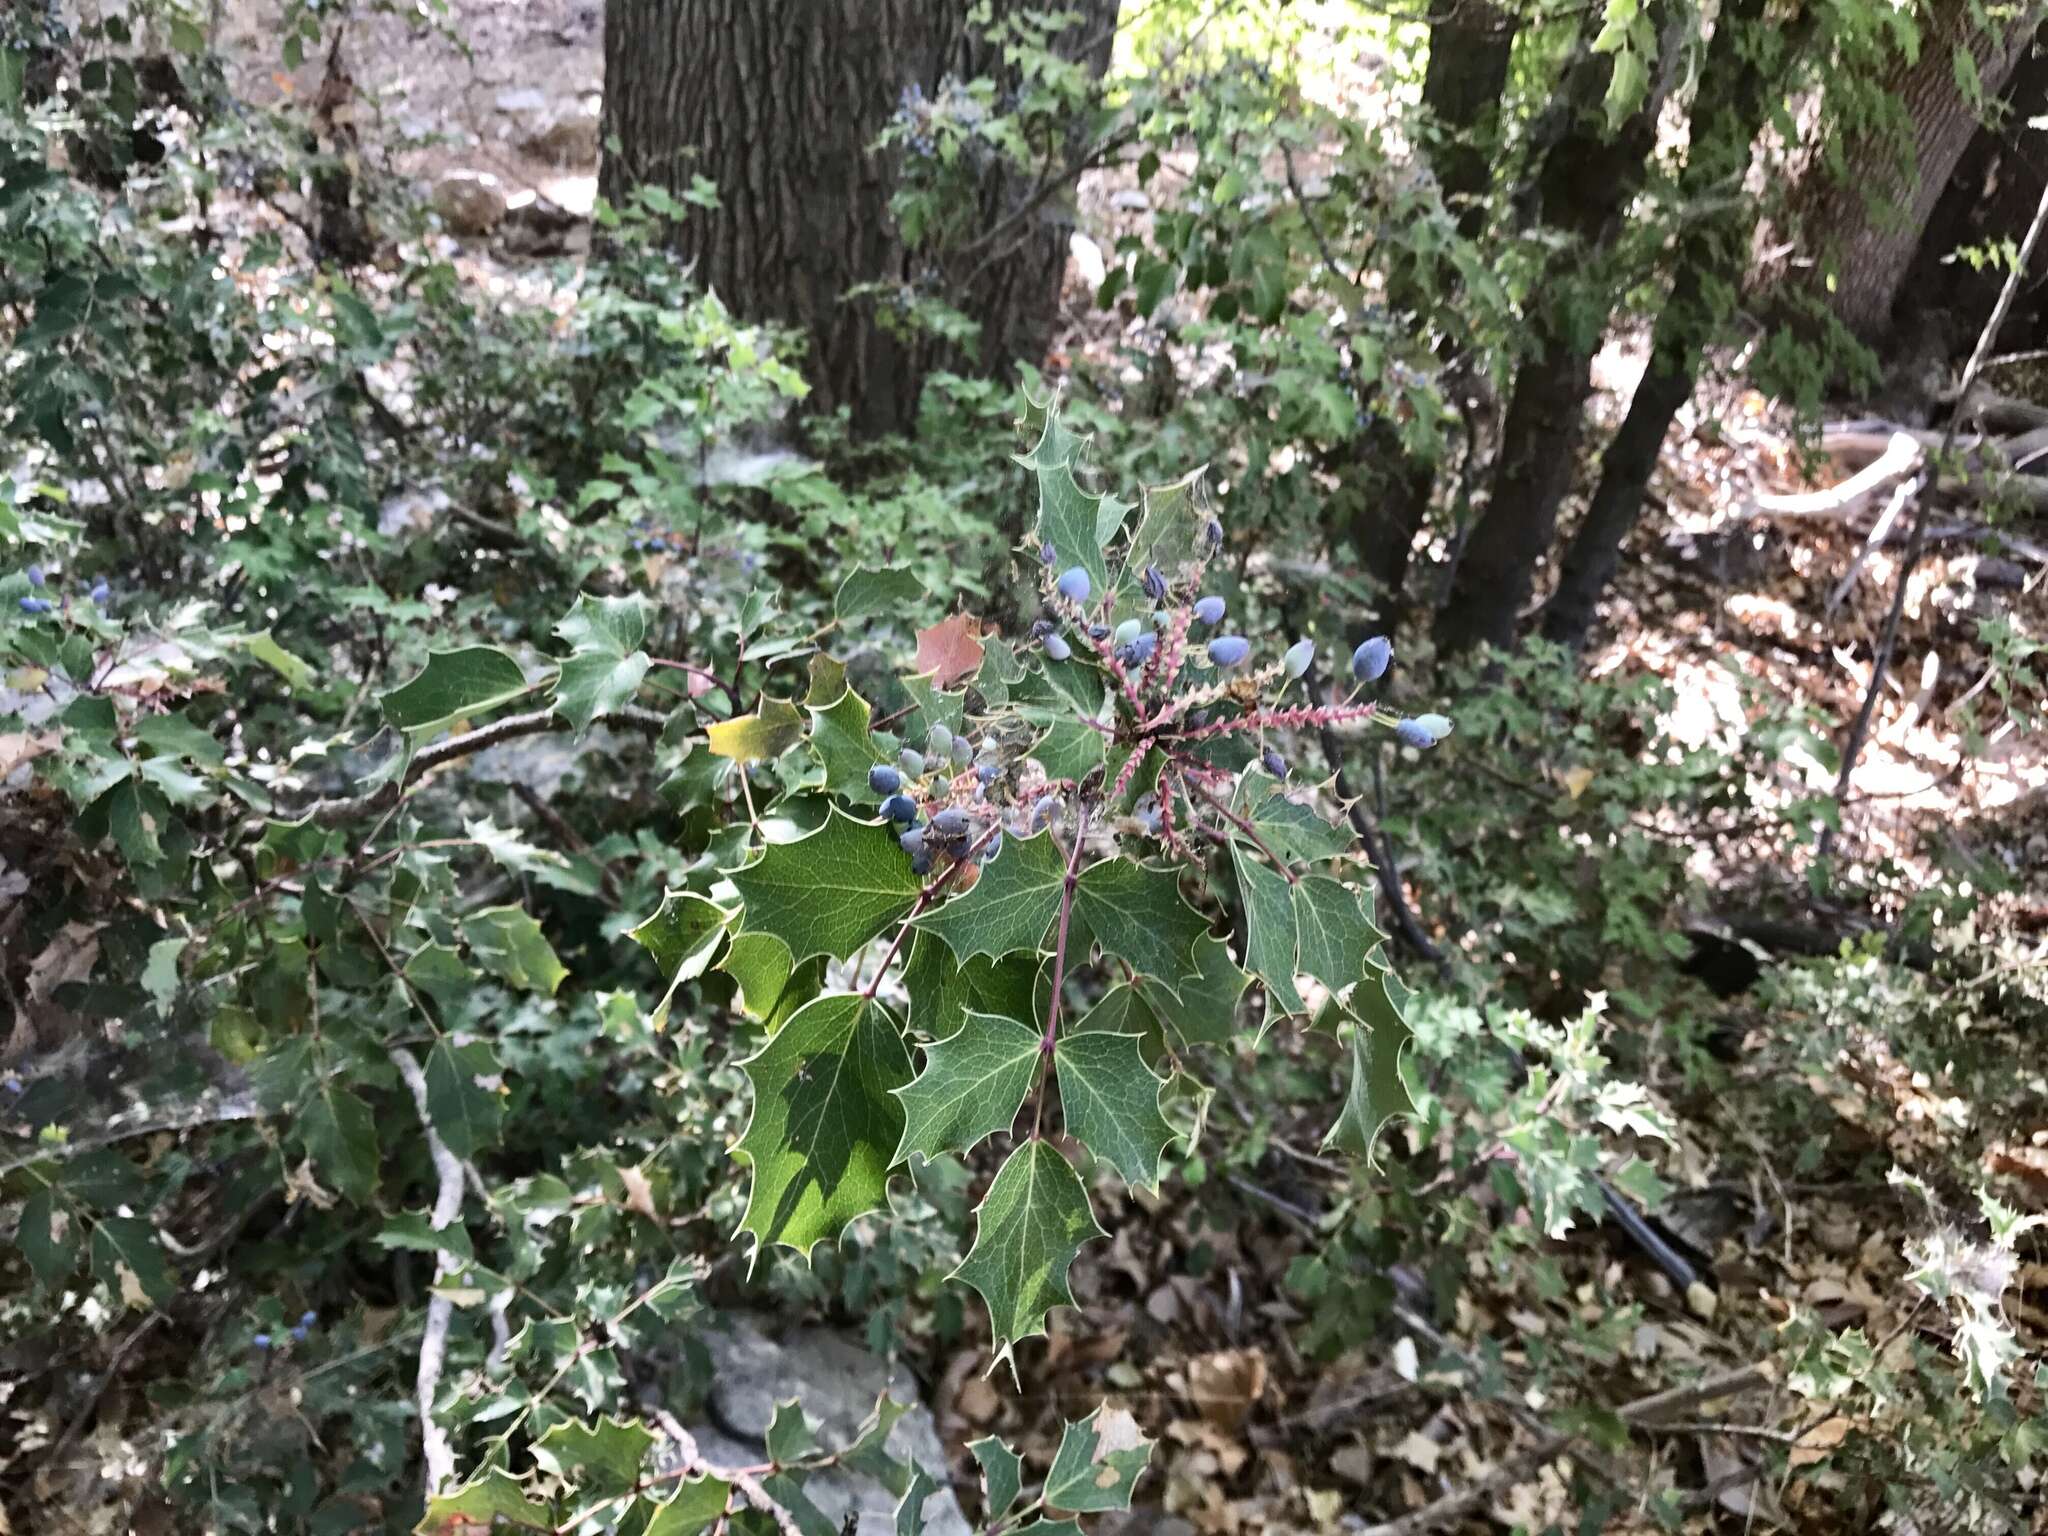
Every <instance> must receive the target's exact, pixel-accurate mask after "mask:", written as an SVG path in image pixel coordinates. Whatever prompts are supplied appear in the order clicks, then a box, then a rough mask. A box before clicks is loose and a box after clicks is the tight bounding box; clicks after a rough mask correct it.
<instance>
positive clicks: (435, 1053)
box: [426, 1035, 504, 1158]
mask: <svg viewBox="0 0 2048 1536" xmlns="http://www.w3.org/2000/svg"><path fill="white" fill-rule="evenodd" d="M426 1077H427V1116H428V1118H429V1119H431V1120H432V1121H433V1122H434V1129H435V1130H437V1131H439V1132H440V1133H441V1139H442V1140H443V1141H445V1142H446V1143H447V1144H448V1150H449V1151H451V1152H453V1153H454V1154H455V1155H456V1156H457V1157H461V1158H471V1157H475V1156H476V1155H477V1153H479V1152H481V1151H482V1150H483V1149H484V1148H485V1147H487V1146H489V1145H490V1144H491V1143H492V1142H494V1141H496V1140H497V1139H498V1124H499V1122H500V1120H501V1119H502V1118H503V1116H504V1106H503V1105H502V1104H501V1103H500V1095H499V1092H498V1089H497V1086H496V1085H497V1080H498V1058H497V1057H495V1056H493V1055H492V1054H491V1048H490V1047H489V1046H488V1045H486V1044H484V1043H483V1042H482V1041H481V1040H472V1041H470V1042H468V1043H467V1044H465V1045H457V1044H456V1043H455V1041H454V1040H453V1039H451V1038H449V1037H448V1036H446V1035H443V1036H442V1037H441V1038H440V1039H439V1040H436V1041H435V1042H434V1045H433V1048H432V1049H431V1050H429V1051H428V1052H427V1071H426ZM480 1078H481V1079H482V1080H483V1081H482V1082H479V1081H478V1079H480Z"/></svg>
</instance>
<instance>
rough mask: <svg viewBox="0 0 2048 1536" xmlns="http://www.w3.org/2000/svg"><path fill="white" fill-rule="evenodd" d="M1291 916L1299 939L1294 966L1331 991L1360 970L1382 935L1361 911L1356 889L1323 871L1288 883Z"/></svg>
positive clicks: (1339, 988) (1341, 987)
mask: <svg viewBox="0 0 2048 1536" xmlns="http://www.w3.org/2000/svg"><path fill="white" fill-rule="evenodd" d="M1293 901H1294V922H1295V930H1296V932H1297V934H1298V936H1299V938H1300V942H1301V955H1300V959H1299V960H1298V961H1297V968H1298V969H1299V971H1300V972H1301V974H1302V975H1304V976H1313V977H1315V979H1316V980H1317V981H1320V982H1321V983H1322V984H1323V985H1324V986H1326V987H1328V988H1329V989H1330V990H1331V991H1332V992H1342V991H1343V990H1344V989H1345V988H1346V987H1348V986H1350V985H1351V984H1352V983H1353V982H1355V981H1357V980H1358V979H1359V978H1360V977H1362V976H1364V975H1365V957H1366V956H1367V955H1369V954H1371V953H1372V951H1373V950H1374V949H1375V948H1377V947H1378V946H1379V944H1380V943H1381V942H1382V941H1383V940H1384V939H1385V937H1386V935H1384V934H1382V933H1381V932H1380V931H1379V930H1378V929H1377V928H1375V927H1373V925H1372V920H1371V919H1370V918H1368V917H1367V916H1366V915H1365V903H1364V900H1363V898H1362V897H1361V896H1360V895H1359V893H1358V892H1357V891H1355V890H1353V889H1351V887H1349V886H1347V885H1343V884H1340V883H1339V882H1338V881H1335V880H1333V879H1331V878H1330V877H1329V876H1328V875H1303V876H1302V877H1301V879H1300V880H1299V881H1297V882H1296V883H1295V885H1294V889H1293Z"/></svg>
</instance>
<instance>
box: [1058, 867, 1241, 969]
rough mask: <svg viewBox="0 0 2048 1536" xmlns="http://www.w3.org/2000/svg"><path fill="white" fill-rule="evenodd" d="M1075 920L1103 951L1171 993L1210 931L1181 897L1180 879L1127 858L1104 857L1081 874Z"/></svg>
mask: <svg viewBox="0 0 2048 1536" xmlns="http://www.w3.org/2000/svg"><path fill="white" fill-rule="evenodd" d="M1073 916H1074V920H1075V921H1076V922H1078V923H1080V924H1081V925H1082V927H1083V929H1084V930H1085V931H1086V932H1087V933H1089V934H1090V935H1092V936H1093V938H1094V941H1095V942H1096V943H1097V944H1100V945H1101V946H1102V948H1103V950H1104V952H1105V953H1107V954H1110V955H1113V956H1115V957H1116V958H1117V959H1119V960H1122V961H1124V962H1126V963H1127V964H1128V965H1129V966H1130V967H1131V969H1132V970H1134V971H1136V972H1138V973H1139V974H1140V975H1142V976H1150V977H1152V978H1154V979H1155V980H1157V981H1158V982H1159V983H1161V984H1162V985H1163V986H1164V987H1165V988H1166V989H1167V990H1169V991H1171V990H1172V989H1173V988H1174V986H1175V984H1176V983H1177V982H1178V981H1179V980H1180V978H1181V977H1183V976H1185V975H1186V974H1187V972H1188V967H1189V966H1190V965H1191V964H1192V963H1193V959H1194V948H1195V942H1196V941H1197V940H1198V939H1200V938H1202V937H1203V936H1204V935H1206V934H1207V933H1208V931H1209V927H1208V924H1206V923H1204V922H1203V921H1202V917H1201V914H1200V913H1198V912H1197V911H1195V909H1194V908H1193V907H1191V906H1189V905H1188V904H1187V902H1186V901H1185V900H1184V899H1183V898H1182V896H1181V894H1180V878H1179V876H1178V875H1176V874H1174V873H1173V872H1172V871H1170V870H1163V869H1148V868H1146V867H1145V866H1143V865H1140V864H1135V863H1133V862H1132V861H1131V860H1129V859H1104V860H1103V861H1102V862H1101V863H1099V864H1094V865H1091V866H1090V867H1089V868H1087V869H1085V870H1083V871H1082V872H1081V881H1080V884H1079V885H1077V886H1076V887H1075V888H1074V913H1073Z"/></svg>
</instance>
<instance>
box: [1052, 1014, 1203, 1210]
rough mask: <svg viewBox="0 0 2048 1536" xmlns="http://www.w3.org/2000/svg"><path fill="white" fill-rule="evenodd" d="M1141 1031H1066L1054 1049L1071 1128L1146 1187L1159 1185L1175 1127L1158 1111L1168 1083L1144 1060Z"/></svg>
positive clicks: (1134, 1182) (1127, 1179)
mask: <svg viewBox="0 0 2048 1536" xmlns="http://www.w3.org/2000/svg"><path fill="white" fill-rule="evenodd" d="M1141 1045H1142V1042H1141V1041H1140V1040H1139V1038H1138V1036H1136V1035H1113V1034H1109V1033H1107V1032H1106V1031H1101V1030H1084V1031H1081V1032H1079V1033H1076V1034H1071V1035H1062V1036H1061V1037H1060V1040H1059V1043H1058V1044H1057V1045H1056V1046H1054V1048H1053V1053H1052V1060H1053V1067H1054V1069H1055V1070H1057V1071H1058V1073H1059V1075H1060V1107H1061V1109H1063V1110H1064V1111H1065V1112H1066V1117H1067V1134H1068V1135H1070V1136H1072V1137H1074V1138H1075V1139H1076V1140H1077V1141H1079V1142H1080V1143H1081V1144H1082V1145H1083V1146H1085V1147H1086V1148H1087V1149H1088V1150H1089V1151H1090V1152H1093V1153H1094V1154H1095V1155H1096V1156H1097V1157H1099V1158H1101V1159H1102V1160H1103V1161H1104V1162H1106V1163H1108V1164H1109V1165H1110V1166H1111V1167H1112V1168H1114V1169H1116V1171H1117V1172H1118V1173H1120V1174H1122V1175H1123V1177H1124V1182H1125V1183H1127V1184H1131V1185H1135V1186H1139V1187H1142V1188H1145V1189H1156V1188H1158V1187H1159V1154H1160V1153H1161V1152H1162V1151H1164V1150H1165V1148H1166V1144H1167V1143H1168V1142H1169V1141H1171V1140H1172V1139H1173V1127H1172V1126H1170V1125H1168V1124H1167V1123H1166V1117H1165V1116H1164V1115H1162V1114H1160V1113H1159V1092H1160V1090H1161V1089H1162V1088H1164V1087H1165V1086H1166V1085H1165V1084H1164V1083H1163V1082H1161V1081H1160V1080H1159V1079H1158V1078H1157V1077H1154V1076H1153V1075H1152V1069H1151V1068H1150V1067H1148V1066H1146V1065H1145V1056H1144V1052H1143V1050H1142V1049H1141Z"/></svg>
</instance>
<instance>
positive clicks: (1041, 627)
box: [1031, 619, 1055, 640]
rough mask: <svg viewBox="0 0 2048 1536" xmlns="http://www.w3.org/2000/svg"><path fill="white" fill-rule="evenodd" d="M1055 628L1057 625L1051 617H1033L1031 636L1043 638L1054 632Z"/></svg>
mask: <svg viewBox="0 0 2048 1536" xmlns="http://www.w3.org/2000/svg"><path fill="white" fill-rule="evenodd" d="M1054 628H1055V626H1054V624H1053V622H1052V620H1051V619H1033V620H1032V621H1031V638H1032V639H1034V640H1043V639H1044V638H1045V637H1046V636H1047V635H1049V634H1051V633H1052V632H1053V629H1054Z"/></svg>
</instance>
